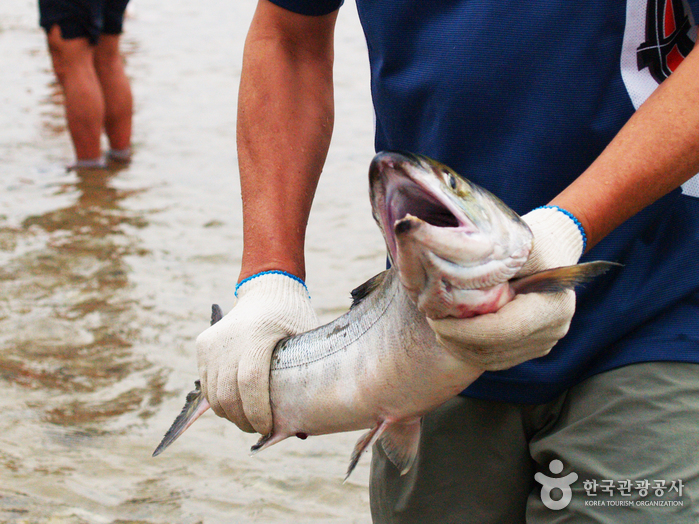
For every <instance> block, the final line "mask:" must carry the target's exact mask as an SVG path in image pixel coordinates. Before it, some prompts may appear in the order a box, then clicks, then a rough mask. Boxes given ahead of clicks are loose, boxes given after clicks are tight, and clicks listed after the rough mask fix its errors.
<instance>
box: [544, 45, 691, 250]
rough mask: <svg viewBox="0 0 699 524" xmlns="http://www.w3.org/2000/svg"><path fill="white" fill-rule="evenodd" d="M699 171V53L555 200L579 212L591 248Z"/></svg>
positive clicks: (558, 203)
mask: <svg viewBox="0 0 699 524" xmlns="http://www.w3.org/2000/svg"><path fill="white" fill-rule="evenodd" d="M698 172H699V49H697V47H695V49H694V50H693V51H692V52H691V53H690V54H689V55H688V56H687V58H685V60H684V61H683V62H682V64H681V65H680V66H679V67H678V68H677V70H676V71H675V72H674V73H673V74H672V75H671V76H670V77H669V78H668V79H667V80H665V81H664V82H663V83H662V84H661V85H660V86H659V87H658V89H656V90H655V92H654V93H653V94H652V95H651V96H650V97H649V98H648V100H646V102H645V103H644V104H642V105H641V107H639V109H638V111H637V112H636V113H635V114H634V115H633V117H632V118H631V119H630V120H629V122H628V123H627V124H626V125H625V126H624V127H623V128H622V129H621V131H620V132H619V134H618V135H617V136H616V137H615V138H614V140H613V141H612V142H611V143H610V144H609V146H608V147H607V148H606V149H605V150H604V152H603V153H602V154H601V155H600V156H599V158H597V160H596V161H595V162H593V164H592V165H591V166H590V167H589V168H588V169H587V170H586V171H585V172H584V173H583V174H582V175H581V176H580V177H579V178H578V179H577V180H576V181H575V182H573V183H572V184H571V185H570V186H568V187H567V188H566V189H565V190H564V191H563V192H562V193H560V194H559V195H558V196H557V197H556V198H554V199H553V200H552V201H551V204H553V205H557V206H560V207H562V208H563V209H566V210H568V211H570V212H571V213H573V215H575V216H576V217H577V218H578V219H579V220H580V222H581V223H582V225H583V227H584V228H585V231H586V233H587V237H588V243H587V246H588V248H590V247H592V246H593V245H595V244H596V243H597V242H599V241H600V240H602V239H603V238H604V237H605V236H606V235H607V234H609V233H610V232H611V231H612V230H613V229H614V228H616V227H617V226H619V225H620V224H621V223H623V222H624V221H625V220H626V219H628V218H630V217H632V216H633V215H635V214H636V213H638V212H639V211H641V210H642V209H643V208H645V207H646V206H648V205H650V204H652V203H653V202H655V201H656V200H657V199H659V198H660V197H662V196H663V195H665V194H667V193H668V192H670V191H672V190H673V189H675V188H677V187H678V186H680V185H681V184H682V183H684V182H685V181H687V180H688V179H689V178H691V177H692V176H693V175H695V174H697V173H698Z"/></svg>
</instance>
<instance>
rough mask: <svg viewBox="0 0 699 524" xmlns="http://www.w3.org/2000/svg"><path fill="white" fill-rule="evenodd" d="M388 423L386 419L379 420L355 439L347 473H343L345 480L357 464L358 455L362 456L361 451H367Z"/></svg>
mask: <svg viewBox="0 0 699 524" xmlns="http://www.w3.org/2000/svg"><path fill="white" fill-rule="evenodd" d="M389 425H390V422H388V421H386V420H382V421H380V422H379V423H378V424H376V426H374V427H373V428H372V429H371V430H370V431H367V432H366V433H364V435H362V436H361V437H359V440H358V441H357V444H355V446H354V450H353V451H352V457H351V458H350V463H349V466H348V467H347V474H346V475H345V481H346V480H347V479H348V478H349V476H350V475H351V474H352V472H353V471H354V468H355V467H356V466H357V463H358V462H359V457H361V456H362V453H364V452H365V451H367V450H368V449H369V448H370V447H371V446H373V445H374V442H376V439H378V438H379V437H380V436H381V435H382V434H383V432H384V431H385V430H386V428H387V427H388V426H389Z"/></svg>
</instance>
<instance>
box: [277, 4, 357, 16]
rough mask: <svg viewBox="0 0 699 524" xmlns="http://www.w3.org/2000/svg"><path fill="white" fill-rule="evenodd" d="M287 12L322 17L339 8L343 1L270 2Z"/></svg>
mask: <svg viewBox="0 0 699 524" xmlns="http://www.w3.org/2000/svg"><path fill="white" fill-rule="evenodd" d="M270 1H271V2H272V3H273V4H275V5H278V6H279V7H282V8H284V9H287V10H288V11H292V12H294V13H298V14H300V15H309V16H322V15H327V14H330V13H332V12H333V11H336V10H338V9H339V8H340V6H341V5H342V4H343V3H344V1H345V0H270Z"/></svg>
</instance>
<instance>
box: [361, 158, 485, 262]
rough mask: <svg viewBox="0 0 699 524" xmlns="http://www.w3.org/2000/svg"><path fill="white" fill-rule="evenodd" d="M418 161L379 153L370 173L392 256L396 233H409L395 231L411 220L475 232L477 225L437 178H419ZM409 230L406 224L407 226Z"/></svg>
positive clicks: (378, 216) (422, 168)
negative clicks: (405, 219)
mask: <svg viewBox="0 0 699 524" xmlns="http://www.w3.org/2000/svg"><path fill="white" fill-rule="evenodd" d="M425 170H426V166H424V165H423V164H422V161H421V159H420V158H419V157H417V156H415V155H411V154H405V153H398V152H384V153H379V154H378V155H377V156H376V157H375V158H374V161H373V162H372V165H371V167H370V170H369V176H370V184H371V192H372V203H373V206H374V214H375V217H376V219H377V220H378V221H379V222H380V223H381V228H382V230H383V232H384V236H385V238H386V243H387V245H388V248H389V251H390V252H391V255H392V256H393V257H394V260H395V255H396V238H395V235H396V233H399V234H400V233H402V232H404V231H406V230H407V229H409V226H408V227H407V229H401V228H399V230H398V231H396V230H395V229H394V228H395V226H396V224H399V223H400V222H401V221H402V220H403V219H404V218H405V217H407V216H412V217H415V218H417V219H419V220H420V221H422V222H424V223H427V224H429V225H431V226H433V227H438V228H454V229H463V230H465V231H474V230H475V229H476V228H475V226H474V224H473V223H472V222H471V221H470V220H469V219H468V217H466V216H465V214H464V213H463V211H461V210H460V209H459V207H458V206H457V205H455V203H454V202H452V201H451V199H450V198H448V197H447V195H446V194H445V191H444V188H442V187H440V185H439V184H440V182H439V181H438V178H437V177H431V176H430V177H424V176H417V175H415V174H414V173H415V172H419V171H425ZM406 226H407V224H406Z"/></svg>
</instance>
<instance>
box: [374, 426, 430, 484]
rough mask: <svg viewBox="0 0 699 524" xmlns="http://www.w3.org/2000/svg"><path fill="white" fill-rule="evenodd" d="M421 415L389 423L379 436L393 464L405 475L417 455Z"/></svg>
mask: <svg viewBox="0 0 699 524" xmlns="http://www.w3.org/2000/svg"><path fill="white" fill-rule="evenodd" d="M421 428H422V417H417V418H414V419H410V420H407V421H401V422H394V423H392V424H389V425H388V427H387V428H386V429H385V430H384V431H383V434H382V435H381V437H380V438H379V443H380V444H381V447H382V448H383V450H384V453H386V456H387V457H388V458H389V459H390V461H391V462H393V465H394V466H396V467H397V468H398V469H399V470H400V474H401V475H405V474H406V473H407V472H408V471H410V468H411V467H412V465H413V463H414V462H415V457H417V450H418V446H419V444H420V431H421Z"/></svg>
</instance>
